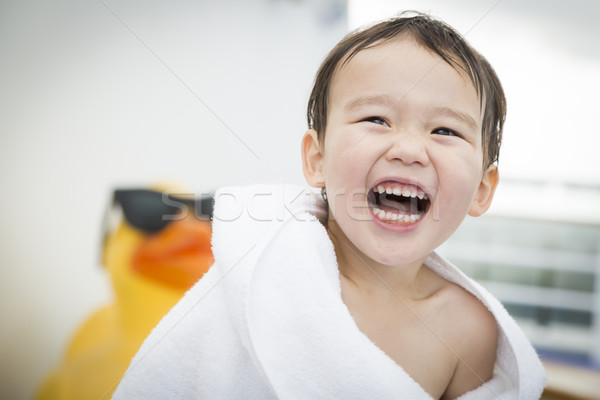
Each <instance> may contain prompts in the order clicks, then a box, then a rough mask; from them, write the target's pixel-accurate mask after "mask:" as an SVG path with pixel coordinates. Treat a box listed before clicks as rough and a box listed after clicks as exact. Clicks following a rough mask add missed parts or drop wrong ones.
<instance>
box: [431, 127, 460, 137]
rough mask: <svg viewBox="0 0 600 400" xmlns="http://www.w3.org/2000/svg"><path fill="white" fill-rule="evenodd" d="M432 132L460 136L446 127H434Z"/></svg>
mask: <svg viewBox="0 0 600 400" xmlns="http://www.w3.org/2000/svg"><path fill="white" fill-rule="evenodd" d="M432 133H433V134H436V135H442V136H456V137H462V136H460V135H459V134H458V133H456V132H454V131H453V130H451V129H448V128H438V129H435V130H434V131H433V132H432Z"/></svg>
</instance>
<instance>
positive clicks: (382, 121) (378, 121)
mask: <svg viewBox="0 0 600 400" xmlns="http://www.w3.org/2000/svg"><path fill="white" fill-rule="evenodd" d="M363 121H367V122H372V123H374V124H377V125H383V126H387V127H389V126H390V125H389V124H388V123H387V121H386V120H385V119H383V118H381V117H369V118H365V119H364V120H363Z"/></svg>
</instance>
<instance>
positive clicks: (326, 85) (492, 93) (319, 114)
mask: <svg viewBox="0 0 600 400" xmlns="http://www.w3.org/2000/svg"><path fill="white" fill-rule="evenodd" d="M394 38H411V39H413V40H415V41H416V42H417V43H418V44H419V45H421V46H423V47H424V48H426V49H428V50H430V51H432V52H433V53H435V54H437V55H438V56H440V57H441V58H442V59H443V60H444V61H445V62H447V63H448V64H450V65H451V66H452V67H453V68H455V69H460V70H462V71H463V72H464V73H466V74H467V76H468V77H469V78H470V80H471V82H472V83H473V86H475V89H476V90H477V92H478V95H479V99H480V103H481V107H482V108H483V112H484V114H483V125H482V132H481V134H482V143H483V168H484V169H485V168H487V167H489V166H490V165H492V164H493V163H496V162H497V161H498V156H499V152H500V143H501V141H502V129H503V126H504V119H505V117H506V99H505V97H504V91H503V89H502V85H501V84H500V80H499V79H498V76H497V75H496V73H495V72H494V69H493V68H492V66H491V65H490V64H489V63H488V62H487V60H486V59H485V58H484V57H483V56H482V55H481V54H479V53H478V52H477V51H476V50H475V49H473V48H472V47H471V46H470V45H469V44H468V43H467V42H466V41H465V40H464V38H462V37H461V35H460V34H459V33H458V32H456V31H455V30H454V29H453V28H452V27H450V26H449V25H447V24H446V23H444V22H442V21H439V20H436V19H434V18H432V17H430V16H428V15H425V14H422V13H415V12H405V13H402V14H400V15H399V16H398V17H395V18H392V19H389V20H385V21H382V22H379V23H377V24H375V25H373V26H371V27H369V28H367V29H363V30H357V31H354V32H351V33H350V34H348V35H347V36H346V37H344V38H343V39H342V40H341V41H340V42H339V43H338V44H337V45H336V46H335V47H334V48H333V49H332V50H331V51H330V52H329V54H328V55H327V57H326V58H325V60H324V61H323V63H322V64H321V67H320V68H319V71H318V72H317V76H316V78H315V83H314V86H313V89H312V92H311V94H310V98H309V100H308V108H307V120H308V126H309V128H312V129H315V130H316V131H317V135H318V137H319V141H320V142H321V143H323V140H324V138H325V130H326V128H327V115H328V114H327V113H328V104H329V96H330V91H331V82H332V81H333V76H334V74H335V72H336V70H337V69H338V68H339V67H341V66H343V65H344V64H345V63H347V62H348V61H350V60H351V59H352V57H354V56H355V55H356V54H357V53H358V52H360V51H362V50H364V49H367V48H372V47H375V46H378V45H380V44H383V43H386V42H388V41H389V40H391V39H394Z"/></svg>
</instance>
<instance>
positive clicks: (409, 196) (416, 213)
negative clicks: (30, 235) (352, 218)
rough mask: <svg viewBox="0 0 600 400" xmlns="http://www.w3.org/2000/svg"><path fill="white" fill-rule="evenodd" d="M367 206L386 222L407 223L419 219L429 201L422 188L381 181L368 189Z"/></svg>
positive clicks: (425, 210) (427, 207) (427, 208)
mask: <svg viewBox="0 0 600 400" xmlns="http://www.w3.org/2000/svg"><path fill="white" fill-rule="evenodd" d="M367 199H368V202H369V208H371V211H372V212H373V215H374V216H375V218H377V219H378V220H380V221H383V222H385V223H388V224H402V225H408V224H412V223H415V222H417V221H418V220H420V219H421V218H422V217H423V215H425V214H426V213H427V211H428V210H429V206H430V205H431V201H430V200H429V197H428V196H427V193H425V192H424V191H423V190H422V189H420V188H419V187H418V186H415V185H408V184H404V183H399V182H393V181H389V182H382V183H380V184H378V185H377V186H375V187H374V188H372V189H371V190H369V194H368V196H367Z"/></svg>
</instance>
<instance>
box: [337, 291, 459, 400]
mask: <svg viewBox="0 0 600 400" xmlns="http://www.w3.org/2000/svg"><path fill="white" fill-rule="evenodd" d="M354 300H355V301H352V300H350V301H347V302H346V305H347V307H348V309H349V311H350V314H351V315H352V317H353V318H354V321H355V323H356V325H357V327H358V328H359V329H360V330H361V331H362V332H363V333H364V334H365V335H366V336H367V337H368V338H369V339H370V340H371V341H372V342H373V343H374V344H375V345H377V347H379V348H380V349H381V350H382V351H383V352H385V353H386V354H387V355H388V356H389V357H390V358H391V359H392V360H394V361H395V362H396V363H397V364H398V365H400V366H401V367H402V368H403V369H404V370H405V371H406V372H407V373H408V374H409V375H410V376H411V377H412V378H413V379H414V380H415V381H416V382H417V383H418V384H419V385H421V387H423V389H425V391H426V392H427V393H429V394H430V395H431V396H432V397H434V398H440V397H441V396H442V394H443V393H444V391H445V390H446V387H447V386H448V383H449V382H450V380H451V378H452V375H453V373H454V370H455V368H456V365H457V357H456V355H455V353H454V352H453V351H452V349H451V347H450V345H449V344H448V343H447V340H445V338H444V336H445V335H444V329H443V328H441V327H440V326H439V325H438V324H437V323H436V321H435V318H432V315H433V314H434V313H433V312H432V310H430V309H429V308H430V306H432V305H429V304H428V305H419V304H409V303H406V302H404V303H403V302H401V301H400V299H398V302H397V303H396V304H393V303H392V304H389V305H374V304H369V303H368V302H358V301H356V300H357V299H354ZM345 301H346V300H345Z"/></svg>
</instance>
